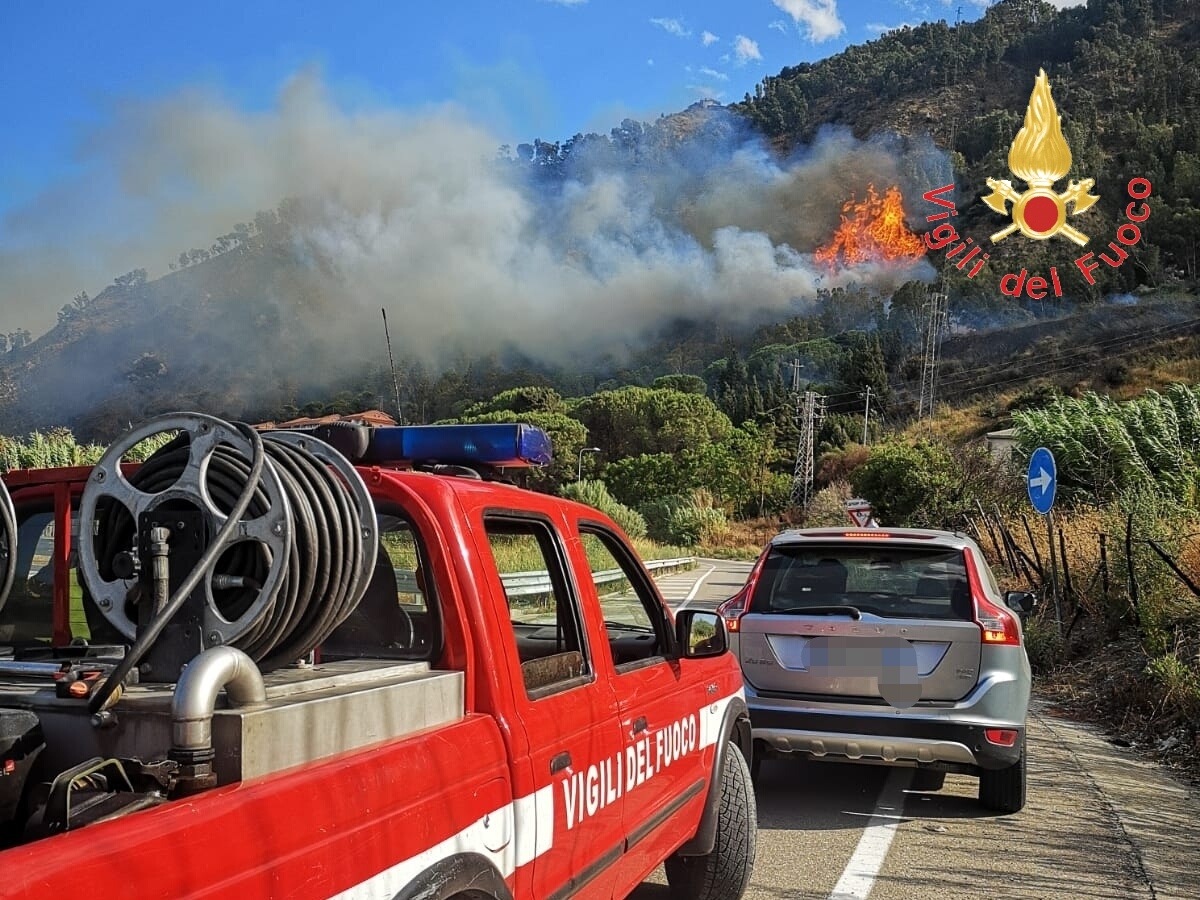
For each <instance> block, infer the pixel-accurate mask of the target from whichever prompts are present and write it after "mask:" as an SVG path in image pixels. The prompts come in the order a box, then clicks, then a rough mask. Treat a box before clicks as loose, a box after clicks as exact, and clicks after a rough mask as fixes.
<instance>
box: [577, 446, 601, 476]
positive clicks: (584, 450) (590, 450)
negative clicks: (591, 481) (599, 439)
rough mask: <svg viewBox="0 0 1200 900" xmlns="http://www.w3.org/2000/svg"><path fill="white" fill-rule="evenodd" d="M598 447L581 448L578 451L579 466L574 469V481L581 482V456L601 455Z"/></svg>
mask: <svg viewBox="0 0 1200 900" xmlns="http://www.w3.org/2000/svg"><path fill="white" fill-rule="evenodd" d="M603 452H604V451H602V450H601V449H600V448H599V447H582V448H580V450H579V465H578V466H576V467H575V480H576V481H582V480H583V454H585V453H603Z"/></svg>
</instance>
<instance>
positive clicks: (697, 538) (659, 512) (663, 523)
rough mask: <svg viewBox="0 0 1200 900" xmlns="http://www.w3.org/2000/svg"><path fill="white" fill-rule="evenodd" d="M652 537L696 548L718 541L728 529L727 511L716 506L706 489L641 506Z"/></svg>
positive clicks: (664, 498) (640, 508)
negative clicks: (705, 542)
mask: <svg viewBox="0 0 1200 900" xmlns="http://www.w3.org/2000/svg"><path fill="white" fill-rule="evenodd" d="M639 511H640V512H641V513H642V514H643V515H644V516H645V519H646V524H647V526H648V528H649V533H650V536H651V537H652V538H653V539H654V540H656V541H663V542H665V543H671V544H683V545H686V546H695V545H697V544H700V543H703V542H704V541H707V540H713V539H718V538H720V537H721V536H722V534H723V533H724V532H725V530H726V528H727V527H728V522H727V520H726V518H725V511H724V510H722V509H720V508H717V507H716V506H715V505H714V501H713V496H712V494H710V493H709V492H708V491H706V490H704V489H697V490H695V491H693V492H692V493H691V494H676V495H673V496H670V497H662V498H659V499H658V500H653V501H651V502H650V503H647V504H645V505H643V506H641V507H639Z"/></svg>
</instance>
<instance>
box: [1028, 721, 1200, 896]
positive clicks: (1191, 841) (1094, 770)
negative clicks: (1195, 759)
mask: <svg viewBox="0 0 1200 900" xmlns="http://www.w3.org/2000/svg"><path fill="white" fill-rule="evenodd" d="M1031 716H1033V717H1035V718H1036V719H1037V721H1038V722H1039V724H1040V725H1041V726H1042V727H1043V728H1044V729H1045V730H1046V732H1048V733H1049V734H1050V735H1052V736H1053V739H1054V740H1055V741H1056V742H1057V743H1058V744H1059V745H1060V746H1062V747H1063V748H1064V749H1066V750H1067V752H1069V753H1070V754H1071V755H1072V756H1073V757H1074V758H1075V760H1076V761H1077V762H1078V764H1079V769H1080V771H1082V772H1083V773H1085V777H1087V778H1089V779H1090V780H1091V781H1092V784H1093V786H1094V787H1095V790H1096V792H1097V794H1098V795H1099V796H1100V797H1101V798H1102V800H1103V802H1104V803H1106V804H1107V805H1108V806H1109V808H1110V809H1111V810H1112V812H1113V814H1114V815H1115V816H1116V818H1117V820H1118V822H1119V823H1120V827H1121V830H1122V831H1123V832H1124V835H1125V837H1126V839H1127V840H1128V842H1129V844H1130V845H1131V847H1132V848H1133V850H1134V852H1135V853H1136V854H1137V856H1138V858H1139V860H1140V862H1141V866H1142V869H1143V871H1144V875H1145V878H1146V881H1147V882H1148V884H1149V885H1150V889H1151V894H1152V896H1153V897H1155V898H1157V900H1176V898H1178V900H1185V898H1194V897H1200V866H1198V865H1197V859H1198V849H1197V843H1196V839H1197V837H1200V825H1198V823H1200V792H1198V791H1197V790H1196V789H1195V788H1191V787H1189V786H1188V785H1187V784H1185V783H1183V782H1181V781H1177V780H1176V779H1174V778H1172V777H1170V776H1169V775H1168V774H1167V773H1166V772H1165V771H1164V770H1163V769H1162V767H1160V766H1158V765H1155V764H1154V763H1151V762H1147V761H1145V760H1143V759H1140V758H1138V757H1137V756H1136V755H1135V754H1134V753H1133V752H1132V751H1128V750H1124V749H1122V748H1120V747H1117V746H1114V745H1113V744H1112V743H1111V742H1109V741H1108V740H1107V739H1106V738H1105V737H1104V734H1103V732H1102V731H1101V729H1099V728H1098V727H1096V726H1094V725H1090V724H1086V723H1082V722H1076V721H1074V720H1071V719H1069V718H1066V717H1065V716H1063V715H1061V714H1059V713H1056V712H1053V711H1052V707H1050V706H1049V705H1048V704H1045V703H1040V702H1035V704H1034V706H1033V709H1032V710H1031Z"/></svg>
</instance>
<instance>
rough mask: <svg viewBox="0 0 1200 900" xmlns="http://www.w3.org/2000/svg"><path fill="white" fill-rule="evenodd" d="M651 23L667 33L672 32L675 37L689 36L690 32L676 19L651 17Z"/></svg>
mask: <svg viewBox="0 0 1200 900" xmlns="http://www.w3.org/2000/svg"><path fill="white" fill-rule="evenodd" d="M650 24H651V25H657V26H658V27H659V28H661V29H662V30H663V31H665V32H666V33H667V34H673V35H675V37H681V38H682V37H689V36H690V35H691V32H690V31H688V30H687V28H685V27H684V25H683V23H682V22H680V21H679V20H678V19H651V20H650Z"/></svg>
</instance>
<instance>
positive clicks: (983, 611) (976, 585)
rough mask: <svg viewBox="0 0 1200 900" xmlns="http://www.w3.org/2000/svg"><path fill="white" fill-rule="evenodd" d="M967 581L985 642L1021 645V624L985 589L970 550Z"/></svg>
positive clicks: (977, 623)
mask: <svg viewBox="0 0 1200 900" xmlns="http://www.w3.org/2000/svg"><path fill="white" fill-rule="evenodd" d="M965 555H966V557H967V581H968V582H969V583H970V585H971V600H972V605H973V606H974V607H975V624H976V625H978V626H979V630H980V631H981V632H983V642H984V643H985V644H992V645H1001V644H1009V645H1012V646H1017V647H1019V646H1020V645H1021V626H1020V625H1019V624H1018V622H1017V617H1016V615H1014V614H1013V613H1011V612H1009V611H1008V610H1007V609H1005V608H1004V607H1003V606H999V605H997V604H995V603H993V602H992V601H991V600H990V599H989V598H988V595H987V593H986V592H985V591H984V589H983V579H981V578H980V577H979V571H978V570H977V569H976V568H975V558H974V557H973V556H972V555H971V554H970V553H969V552H968V553H966V554H965Z"/></svg>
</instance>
